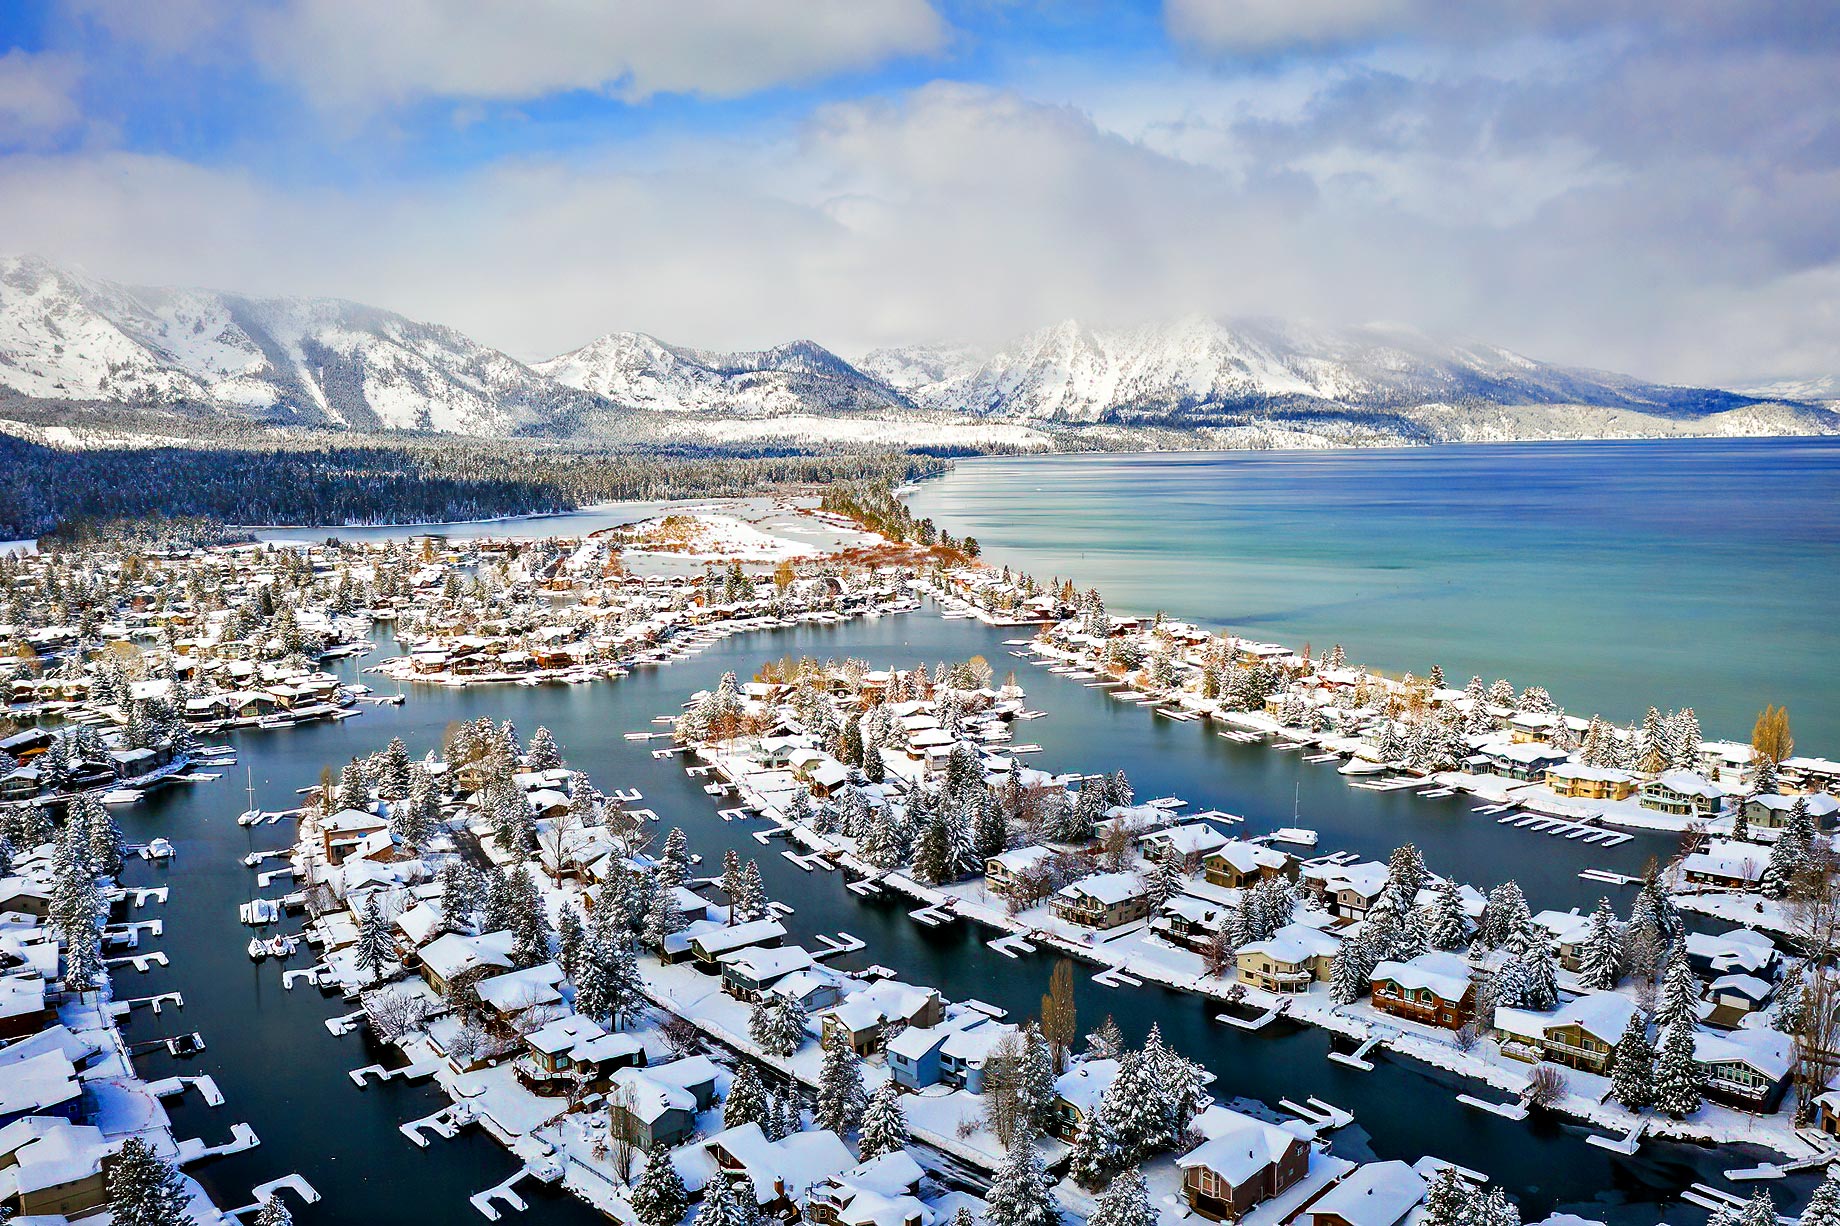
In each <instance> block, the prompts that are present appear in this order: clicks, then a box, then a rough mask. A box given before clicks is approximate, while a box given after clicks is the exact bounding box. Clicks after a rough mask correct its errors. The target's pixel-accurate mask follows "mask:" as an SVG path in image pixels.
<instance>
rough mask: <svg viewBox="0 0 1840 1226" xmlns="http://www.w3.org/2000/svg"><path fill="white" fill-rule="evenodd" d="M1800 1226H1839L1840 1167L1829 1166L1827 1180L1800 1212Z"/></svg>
mask: <svg viewBox="0 0 1840 1226" xmlns="http://www.w3.org/2000/svg"><path fill="white" fill-rule="evenodd" d="M1801 1226H1840V1166H1835V1165H1831V1164H1830V1165H1829V1166H1828V1168H1827V1178H1825V1179H1823V1180H1822V1181H1821V1182H1820V1184H1819V1185H1818V1186H1817V1187H1816V1188H1815V1190H1814V1195H1813V1196H1811V1197H1809V1198H1808V1207H1807V1208H1806V1209H1804V1210H1802V1221H1801Z"/></svg>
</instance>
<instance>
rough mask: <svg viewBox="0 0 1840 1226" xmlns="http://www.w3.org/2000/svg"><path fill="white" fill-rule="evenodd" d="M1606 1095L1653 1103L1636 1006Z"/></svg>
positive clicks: (1650, 1053) (1649, 1054)
mask: <svg viewBox="0 0 1840 1226" xmlns="http://www.w3.org/2000/svg"><path fill="white" fill-rule="evenodd" d="M1610 1096H1611V1097H1612V1098H1614V1099H1616V1101H1617V1102H1619V1103H1621V1104H1622V1105H1623V1106H1624V1107H1625V1108H1627V1109H1628V1110H1630V1111H1640V1110H1642V1108H1644V1107H1648V1106H1652V1105H1654V1101H1655V1049H1654V1048H1653V1047H1651V1046H1650V1045H1649V1042H1648V1019H1647V1018H1645V1017H1643V1016H1642V1014H1641V1012H1640V1011H1639V1010H1638V1011H1637V1012H1635V1013H1633V1014H1631V1015H1630V1017H1629V1024H1628V1025H1627V1026H1625V1027H1624V1028H1623V1037H1622V1038H1620V1039H1618V1040H1617V1041H1616V1053H1615V1056H1614V1057H1613V1058H1612V1061H1611V1065H1610ZM1835 1226H1840V1223H1836V1224H1835Z"/></svg>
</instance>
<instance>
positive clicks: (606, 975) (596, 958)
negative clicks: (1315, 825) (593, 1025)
mask: <svg viewBox="0 0 1840 1226" xmlns="http://www.w3.org/2000/svg"><path fill="white" fill-rule="evenodd" d="M612 961H613V951H612V948H611V947H610V946H609V945H608V943H607V941H606V939H605V938H604V937H601V936H589V937H588V938H587V939H586V940H585V941H584V942H583V944H582V948H581V951H580V952H579V954H578V955H577V956H576V959H575V972H574V975H573V976H572V978H573V979H574V981H575V1012H577V1013H579V1014H581V1015H582V1016H583V1017H586V1018H592V1019H593V1020H594V1021H597V1022H600V1023H601V1024H602V1025H605V1024H606V1023H607V1022H608V1020H609V1019H610V1018H612V1016H613V1008H614V987H613V982H612Z"/></svg>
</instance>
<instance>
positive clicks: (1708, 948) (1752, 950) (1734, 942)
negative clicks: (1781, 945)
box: [1686, 928, 1777, 979]
mask: <svg viewBox="0 0 1840 1226" xmlns="http://www.w3.org/2000/svg"><path fill="white" fill-rule="evenodd" d="M1686 951H1687V965H1688V966H1690V967H1692V968H1693V973H1694V974H1696V975H1698V976H1699V977H1700V978H1701V979H1717V978H1718V977H1719V976H1720V975H1732V974H1743V975H1755V976H1757V977H1758V978H1764V979H1767V978H1769V977H1770V976H1771V975H1772V974H1773V973H1774V972H1775V968H1776V962H1777V953H1776V943H1775V942H1774V941H1772V940H1770V938H1769V937H1767V936H1765V935H1763V933H1761V932H1753V931H1752V930H1751V929H1749V928H1734V929H1732V930H1731V931H1730V932H1722V933H1719V934H1717V935H1716V936H1715V935H1713V934H1712V933H1708V932H1689V933H1687V939H1686Z"/></svg>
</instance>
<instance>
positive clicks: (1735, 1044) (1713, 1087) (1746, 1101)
mask: <svg viewBox="0 0 1840 1226" xmlns="http://www.w3.org/2000/svg"><path fill="white" fill-rule="evenodd" d="M1792 1043H1793V1039H1792V1038H1791V1037H1790V1036H1789V1035H1786V1034H1783V1033H1782V1032H1781V1031H1779V1030H1772V1029H1768V1028H1758V1029H1747V1030H1733V1031H1729V1032H1723V1033H1722V1032H1718V1031H1712V1030H1698V1031H1695V1032H1694V1034H1693V1061H1694V1063H1696V1064H1698V1065H1699V1066H1700V1071H1701V1072H1702V1073H1704V1074H1705V1088H1706V1097H1707V1098H1710V1099H1712V1100H1714V1101H1715V1102H1721V1103H1724V1104H1725V1105H1726V1106H1728V1107H1736V1108H1738V1109H1739V1110H1741V1111H1751V1112H1755V1113H1756V1114H1758V1115H1769V1114H1771V1113H1772V1112H1774V1111H1775V1110H1776V1109H1777V1108H1778V1107H1780V1106H1781V1105H1782V1100H1783V1092H1784V1091H1785V1090H1787V1089H1788V1087H1789V1074H1790V1073H1791V1072H1792V1071H1793V1069H1794V1067H1795V1058H1794V1056H1793V1055H1792V1054H1791V1051H1790V1048H1791V1044H1792Z"/></svg>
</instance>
